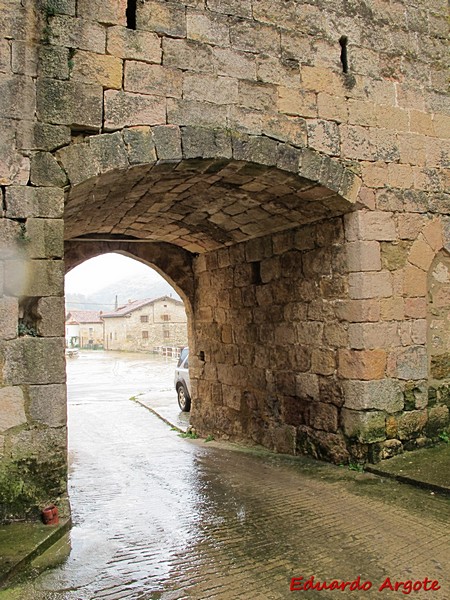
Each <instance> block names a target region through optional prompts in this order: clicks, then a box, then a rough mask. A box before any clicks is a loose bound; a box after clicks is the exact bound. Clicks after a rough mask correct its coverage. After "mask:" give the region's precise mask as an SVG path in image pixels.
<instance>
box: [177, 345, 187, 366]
mask: <svg viewBox="0 0 450 600" xmlns="http://www.w3.org/2000/svg"><path fill="white" fill-rule="evenodd" d="M188 353H189V348H183V350H182V351H181V354H180V358H179V359H178V363H177V367H179V366H180V365H181V363H182V362H183V360H184V359H185V358H186V356H187V355H188Z"/></svg>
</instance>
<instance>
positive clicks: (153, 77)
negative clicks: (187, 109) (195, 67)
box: [124, 60, 183, 98]
mask: <svg viewBox="0 0 450 600" xmlns="http://www.w3.org/2000/svg"><path fill="white" fill-rule="evenodd" d="M182 82H183V74H182V72H181V71H180V70H179V69H170V68H169V67H162V66H161V65H148V64H146V63H142V62H138V61H133V60H127V61H126V62H125V79H124V90H125V91H127V92H136V93H138V94H150V95H153V96H169V97H171V98H181V95H182V86H183V83H182Z"/></svg>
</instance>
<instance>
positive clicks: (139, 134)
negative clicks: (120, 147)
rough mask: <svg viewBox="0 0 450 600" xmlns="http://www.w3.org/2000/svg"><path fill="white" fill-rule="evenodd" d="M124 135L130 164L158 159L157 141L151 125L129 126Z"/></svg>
mask: <svg viewBox="0 0 450 600" xmlns="http://www.w3.org/2000/svg"><path fill="white" fill-rule="evenodd" d="M122 135H123V141H124V144H125V148H126V151H127V155H128V162H129V163H130V165H137V164H146V163H152V162H154V161H156V150H155V142H154V139H153V133H152V130H151V128H150V127H129V128H127V129H124V130H123V133H122Z"/></svg>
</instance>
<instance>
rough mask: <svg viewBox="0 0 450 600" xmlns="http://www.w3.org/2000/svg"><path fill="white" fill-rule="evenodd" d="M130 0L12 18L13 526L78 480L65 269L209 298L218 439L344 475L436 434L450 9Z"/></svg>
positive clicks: (5, 85)
mask: <svg viewBox="0 0 450 600" xmlns="http://www.w3.org/2000/svg"><path fill="white" fill-rule="evenodd" d="M126 8H127V3H126V2H125V1H123V0H120V1H115V0H114V1H112V0H111V1H107V2H105V1H99V0H91V1H90V2H86V1H85V0H78V1H77V2H75V0H39V1H38V2H32V1H31V0H25V1H23V0H22V1H21V0H11V1H9V2H7V3H5V4H4V6H2V11H1V15H0V22H1V24H2V28H1V35H2V37H1V39H0V92H1V93H0V121H1V127H2V133H3V135H2V137H1V140H0V194H1V198H0V200H1V202H0V248H1V252H0V259H1V260H0V293H1V298H0V338H1V339H0V365H1V372H0V454H2V455H3V459H2V461H1V463H0V502H1V501H3V505H4V506H6V507H7V508H5V509H4V514H3V516H2V515H0V518H2V517H4V516H6V515H8V514H9V515H14V514H16V515H21V516H23V514H24V513H26V511H27V510H28V509H29V508H30V507H34V509H37V507H39V505H41V504H42V503H43V502H47V501H48V500H55V499H56V497H57V495H58V493H60V492H61V491H63V490H64V485H65V484H64V477H65V418H64V414H65V412H64V411H65V396H64V393H65V392H64V381H65V373H64V361H63V348H64V337H63V336H64V310H63V275H64V266H63V255H64V254H65V257H66V260H67V262H68V264H69V266H73V264H76V263H77V261H80V260H82V259H83V257H87V256H89V254H90V253H91V252H97V251H101V248H108V249H109V250H111V249H112V250H117V251H124V252H127V253H129V254H131V255H133V254H134V255H136V256H137V257H138V258H139V260H143V261H146V262H148V264H152V265H156V266H157V268H158V269H159V270H160V272H163V273H166V275H167V277H168V278H169V279H170V280H171V282H173V283H174V285H175V287H176V288H177V289H180V290H181V293H182V294H184V296H183V299H186V298H187V299H188V300H189V302H188V303H187V304H186V306H187V310H188V314H189V317H190V319H191V324H190V327H191V332H192V335H191V341H190V344H191V346H192V347H193V348H194V352H193V357H194V358H193V365H194V367H193V375H194V376H195V377H196V378H197V384H196V386H195V385H194V389H195V388H196V387H197V388H198V397H197V399H196V398H194V399H193V415H192V416H193V419H194V420H195V422H196V426H197V427H198V428H199V429H200V430H205V431H206V430H210V429H213V430H215V431H220V432H222V433H223V434H226V435H228V436H236V437H243V438H252V439H256V440H258V441H261V442H263V443H265V444H267V445H269V446H270V447H274V448H277V449H279V450H282V449H283V450H289V451H294V450H295V451H299V450H307V451H309V452H312V453H314V454H316V455H320V456H325V457H328V458H331V459H333V460H340V459H341V458H345V457H346V456H348V455H351V457H352V459H357V460H365V459H366V458H368V457H369V458H372V459H373V460H375V459H377V458H378V457H379V456H388V455H390V454H392V453H395V452H397V451H399V450H401V449H402V448H403V447H404V445H406V446H408V445H410V446H417V445H420V444H422V443H425V442H426V440H427V439H432V438H433V437H435V434H436V432H437V431H439V430H442V428H444V427H446V426H447V423H448V409H447V407H446V400H445V398H446V396H445V393H444V392H442V389H443V388H442V386H440V384H439V386H438V387H439V390H437V389H436V385H435V383H436V381H437V382H438V383H439V382H442V381H444V380H441V379H438V378H436V377H435V375H436V372H438V373H439V367H438V366H437V365H438V363H439V361H440V360H442V359H438V358H437V356H438V352H437V351H436V352H435V349H433V348H434V346H433V343H432V342H430V340H428V344H427V335H428V334H427V318H428V323H429V327H428V329H429V330H430V331H433V328H434V324H433V321H434V320H438V319H436V318H435V317H436V315H434V312H433V311H435V309H436V302H440V300H435V298H441V295H442V294H444V295H445V293H446V292H445V290H444V291H443V292H441V291H440V290H439V289H437V287H436V286H437V283H436V278H435V275H434V274H435V273H436V268H437V267H436V265H438V264H441V262H442V264H444V266H445V265H446V264H447V263H446V262H445V261H447V258H446V256H447V254H446V252H447V253H448V252H449V247H450V240H449V238H450V227H449V217H450V200H449V195H448V188H449V186H448V175H447V174H448V171H446V169H448V164H449V163H448V149H449V130H450V116H449V112H450V111H449V105H448V93H447V73H448V52H447V47H446V37H447V35H448V20H447V5H446V2H445V1H444V0H431V1H430V0H428V1H427V2H425V1H424V0H417V1H416V2H414V3H411V2H409V1H408V2H406V1H399V2H395V3H388V2H384V1H379V0H366V1H362V2H358V3H356V2H341V1H339V0H338V1H336V2H334V1H333V2H326V1H325V0H308V1H305V2H299V1H298V0H287V1H286V0H243V1H241V2H236V1H234V0H205V1H204V0H189V1H187V0H186V1H185V2H180V1H172V2H162V1H161V2H160V1H157V0H146V1H144V2H137V3H136V14H135V15H133V14H130V11H128V17H127V14H126ZM64 198H65V200H66V203H65V207H64ZM343 215H345V216H343ZM314 223H320V225H314ZM311 224H312V225H311ZM63 225H64V227H65V234H63ZM308 227H311V228H312V229H311V230H310V231H312V230H314V231H315V233H314V235H313V234H311V236H312V238H313V239H314V246H313V247H311V248H310V247H304V248H303V247H301V244H300V247H299V246H298V244H299V240H300V238H299V237H298V236H300V237H301V235H302V234H301V233H299V232H306V231H308V230H309V229H308ZM290 229H292V232H290V233H288V230H290ZM64 235H65V239H66V249H65V251H64V247H63V236H64ZM305 235H306V234H305ZM283 236H286V237H283ZM257 238H258V239H259V238H260V241H254V240H256V239H257ZM89 240H93V241H89ZM127 240H131V242H132V243H131V242H130V243H128V242H127ZM139 240H141V241H142V243H141V244H138V243H136V242H138V241H139ZM280 240H285V241H284V242H281V241H280ZM305 243H306V242H305ZM310 243H311V244H312V243H313V242H312V241H311V242H310ZM260 246H261V248H262V249H259V248H260ZM267 248H270V249H271V252H272V255H270V256H269V255H267V256H266V254H265V253H266V252H268V250H267ZM197 255H198V256H197ZM256 257H258V258H256ZM316 257H318V258H316ZM436 257H437V258H436ZM219 260H220V261H222V262H219ZM228 261H229V263H228ZM330 261H331V262H330ZM433 261H437V262H435V263H433ZM205 264H206V265H207V270H206V271H205ZM193 265H194V266H193ZM322 268H323V269H325V270H326V272H322V271H320V270H319V272H315V270H316V269H322ZM430 269H431V270H430ZM285 272H286V273H288V272H289V273H290V277H288V276H286V275H283V274H284V273H285ZM300 273H301V277H298V275H299V274H300ZM228 277H232V279H227V278H228ZM208 279H211V281H213V282H214V284H211V283H210V282H208ZM438 283H439V282H438ZM194 284H195V285H194ZM442 286H443V288H442V289H444V288H445V286H446V284H444V283H442ZM303 287H304V288H305V289H303ZM275 288H276V290H277V294H275ZM429 289H431V292H432V301H430V303H428V300H427V293H428V290H429ZM269 290H270V293H269ZM293 290H297V292H298V294H307V292H308V290H309V292H310V294H313V296H312V297H310V296H307V295H306V296H303V295H297V296H296V297H295V298H293V297H292V294H293ZM264 294H265V295H264ZM239 299H240V300H241V301H242V303H243V304H242V305H241V309H240V310H239V309H238V307H237V305H238V302H239ZM228 302H229V304H227V303H228ZM293 305H295V306H296V308H295V310H298V312H294V313H292V312H290V311H293V310H294V308H293ZM194 307H195V308H194ZM440 308H442V309H443V308H444V307H439V310H440ZM227 311H228V312H227ZM305 311H306V313H305ZM225 314H226V315H227V317H228V318H229V319H231V320H229V321H228V322H224V318H225V316H224V315H225ZM427 315H428V316H427ZM264 319H265V320H266V324H264ZM439 320H441V321H443V320H444V319H441V318H440V317H439ZM292 324H295V327H293V326H292ZM194 332H195V335H194ZM264 335H267V336H268V337H269V338H270V339H271V340H272V341H271V342H269V341H268V340H266V339H264ZM430 335H431V334H430ZM258 336H260V337H259V339H258ZM197 338H198V339H197ZM270 344H275V347H276V348H277V351H276V352H274V351H272V355H273V356H272V357H271V356H270V353H269V356H267V355H266V354H265V353H266V352H267V346H268V345H270ZM430 348H431V349H430ZM212 350H214V352H213V351H212ZM202 353H203V354H202ZM236 353H237V355H236ZM252 353H254V355H255V356H253V354H252ZM430 357H431V358H430ZM203 358H204V359H205V360H204V361H203V360H202V359H203ZM252 361H253V362H252ZM259 364H269V366H268V367H265V368H264V373H263V372H262V367H259V366H258V365H259ZM244 365H246V366H244ZM228 369H230V370H231V372H232V373H233V375H234V377H235V380H231V377H230V374H229V373H228ZM322 371H325V372H322ZM430 373H431V382H429V378H430ZM433 373H434V374H433ZM263 376H264V378H263ZM215 377H216V379H214V378H215ZM245 382H247V383H245ZM263 382H265V384H264V385H265V386H266V387H265V388H263V389H264V394H263V393H262V392H261V388H260V384H262V383H263ZM202 386H203V387H202ZM433 390H434V391H433ZM204 391H205V392H207V393H206V395H205V394H204V393H203V392H204ZM200 392H202V393H200ZM294 392H295V393H294ZM196 406H197V408H196ZM196 411H197V414H196ZM233 418H237V419H238V421H237V422H235V423H233ZM219 424H220V427H219ZM255 424H258V425H255ZM344 441H345V444H344ZM347 453H348V454H347ZM48 473H51V476H50V477H49V476H48Z"/></svg>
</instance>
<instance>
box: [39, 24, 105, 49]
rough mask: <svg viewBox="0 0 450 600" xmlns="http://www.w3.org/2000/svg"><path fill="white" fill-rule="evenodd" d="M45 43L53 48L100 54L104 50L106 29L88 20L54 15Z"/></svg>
mask: <svg viewBox="0 0 450 600" xmlns="http://www.w3.org/2000/svg"><path fill="white" fill-rule="evenodd" d="M45 35H46V37H47V39H46V41H48V42H49V43H50V44H52V45H54V46H66V47H67V48H78V49H80V50H89V51H90V52H98V53H99V54H102V53H104V52H105V48H106V29H105V27H103V26H102V25H99V24H98V23H95V22H94V21H91V20H88V19H81V18H74V17H71V16H63V15H61V16H60V15H56V16H54V17H52V19H51V22H50V24H49V27H48V30H47V31H46V32H45Z"/></svg>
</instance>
